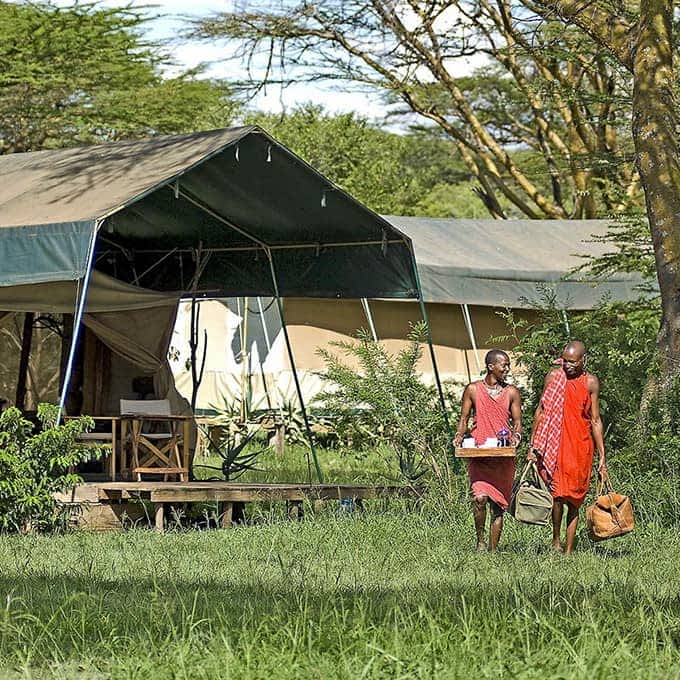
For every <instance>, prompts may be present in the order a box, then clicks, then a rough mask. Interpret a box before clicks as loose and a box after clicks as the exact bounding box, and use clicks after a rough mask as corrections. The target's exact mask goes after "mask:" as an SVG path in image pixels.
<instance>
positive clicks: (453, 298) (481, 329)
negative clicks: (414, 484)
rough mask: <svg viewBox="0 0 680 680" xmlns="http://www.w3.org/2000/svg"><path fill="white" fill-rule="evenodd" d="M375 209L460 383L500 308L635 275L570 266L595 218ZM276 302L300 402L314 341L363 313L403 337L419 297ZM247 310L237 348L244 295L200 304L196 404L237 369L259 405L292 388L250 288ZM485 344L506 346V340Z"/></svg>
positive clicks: (630, 281)
mask: <svg viewBox="0 0 680 680" xmlns="http://www.w3.org/2000/svg"><path fill="white" fill-rule="evenodd" d="M386 219H387V220H388V221H389V222H390V223H391V224H393V225H394V226H396V227H398V228H399V230H400V231H402V232H403V233H405V234H407V235H408V236H409V237H410V238H411V239H412V242H413V245H414V250H415V256H416V260H417V266H418V271H419V274H420V279H421V284H422V291H423V297H424V299H425V300H426V301H427V308H428V317H429V320H430V323H431V328H432V335H433V339H434V344H435V349H436V355H437V363H438V365H439V368H440V371H441V373H442V376H443V377H444V378H446V379H455V380H459V381H466V380H468V379H469V378H470V377H473V376H474V375H475V374H477V373H478V371H479V368H480V365H481V363H482V361H483V354H484V352H485V351H486V350H487V349H488V348H489V344H490V338H492V337H498V336H502V335H505V334H507V332H508V328H507V326H506V324H505V321H504V319H503V317H502V316H501V314H499V312H504V311H505V310H506V309H511V310H512V311H513V314H514V315H515V317H525V318H530V317H532V315H533V312H532V309H531V308H532V305H533V304H534V303H535V302H536V301H537V298H538V296H539V288H540V287H543V289H544V290H545V291H546V292H548V291H549V292H550V293H551V294H552V295H554V296H555V300H556V303H557V304H558V306H560V307H562V308H563V309H564V310H566V311H570V310H588V309H592V308H593V307H594V306H595V305H596V304H597V303H598V302H599V301H600V300H601V299H603V298H604V297H608V298H611V299H612V300H620V301H632V300H635V299H636V298H637V297H638V296H639V294H640V291H639V287H640V285H641V284H642V283H643V281H642V280H641V278H640V277H639V276H638V275H635V274H625V273H622V274H616V275H613V276H610V277H607V278H605V279H601V278H597V277H594V276H593V275H592V274H590V273H589V272H588V271H587V270H582V271H575V270H576V269H578V268H579V267H580V266H581V265H584V264H586V262H587V260H586V258H588V257H597V256H601V255H603V254H605V253H607V252H608V251H609V250H610V249H611V246H610V245H608V244H607V243H606V242H605V241H603V239H602V237H603V236H605V235H606V233H607V231H608V228H609V225H610V223H609V222H608V221H606V220H550V221H547V220H546V221H541V220H470V219H435V218H422V217H399V216H387V217H386ZM285 306H286V318H287V321H288V331H289V334H290V338H291V342H292V344H293V347H294V352H295V356H296V362H297V367H298V369H299V372H300V374H301V377H302V387H303V390H304V392H305V398H306V399H307V400H308V401H309V400H311V399H312V398H313V396H314V395H315V394H316V393H318V392H319V391H320V390H321V389H322V387H323V384H322V381H321V380H320V379H319V377H318V375H317V372H318V371H319V370H321V369H322V368H323V362H322V360H321V358H320V357H319V356H318V354H317V353H316V349H317V348H319V347H323V348H329V347H330V343H331V342H333V341H347V340H349V339H350V338H351V336H352V335H353V334H354V333H355V331H356V329H357V328H360V327H364V328H368V327H369V318H367V315H366V311H369V312H370V320H372V322H373V326H374V328H375V331H376V335H377V336H378V337H379V338H380V339H381V340H382V341H384V342H385V344H386V345H387V346H388V348H389V349H390V350H392V351H398V350H399V349H400V348H402V347H403V346H404V337H405V335H406V333H407V332H408V328H409V323H410V322H413V321H417V320H418V319H419V318H420V309H419V307H418V305H417V304H416V303H414V302H408V301H390V300H371V301H368V304H367V306H363V307H362V304H361V302H360V301H358V300H335V301H329V300H321V299H310V298H305V299H302V298H289V299H286V300H285ZM247 308H248V309H249V310H250V311H249V314H248V315H249V322H248V331H247V335H248V338H247V340H246V343H245V347H242V346H241V345H242V328H241V325H242V322H243V319H244V316H245V311H244V303H243V300H241V301H238V300H233V299H232V300H224V301H221V302H220V301H210V302H205V303H202V309H203V311H202V313H201V321H202V325H203V327H204V329H205V330H207V334H208V342H209V346H210V350H209V352H208V359H207V364H206V371H205V375H204V379H203V383H202V385H201V388H200V391H199V401H198V406H199V407H200V408H202V409H205V410H210V409H211V407H221V406H223V405H224V402H225V401H226V402H228V403H229V402H230V401H232V402H233V401H234V400H235V399H237V398H238V395H239V393H240V390H241V385H242V383H243V375H244V373H246V374H248V375H249V380H250V383H249V387H250V389H251V390H252V394H253V396H252V402H253V403H254V404H255V405H257V406H258V407H260V408H261V407H263V406H264V407H266V406H268V401H269V402H272V401H273V402H276V400H277V399H280V400H282V401H284V402H286V401H289V400H290V398H291V394H292V378H291V372H290V366H289V364H288V362H287V359H286V355H285V351H284V350H285V348H284V347H283V344H282V338H281V337H280V328H279V325H278V322H277V318H276V315H275V314H274V312H273V310H272V309H271V308H269V309H268V301H267V300H263V301H260V302H259V303H258V301H256V300H255V299H252V298H251V299H250V300H249V301H247ZM187 324H188V316H187V314H186V310H184V309H181V310H180V315H179V318H178V324H177V327H176V332H175V339H174V341H173V342H174V344H175V346H177V347H178V348H182V347H186V334H187ZM266 336H268V337H266ZM495 344H500V345H502V346H503V347H504V348H505V349H511V348H512V344H511V342H509V341H504V342H503V341H496V342H495ZM244 349H245V350H246V351H245V352H243V351H242V350H244ZM182 359H183V357H181V358H180V361H178V362H177V363H175V364H174V370H175V373H176V381H177V384H178V386H179V388H180V390H182V391H185V392H186V391H188V390H189V389H190V376H189V375H188V373H187V372H186V371H184V370H183V369H182V363H183V362H182ZM244 361H245V362H246V363H247V365H244ZM420 368H421V370H422V371H423V373H424V374H425V377H426V378H427V379H430V380H433V379H434V376H433V375H432V371H431V368H430V365H429V361H423V363H422V365H421V367H420ZM265 385H266V386H267V387H268V389H269V392H270V393H271V394H270V395H269V400H267V394H266V393H265V389H264V387H265Z"/></svg>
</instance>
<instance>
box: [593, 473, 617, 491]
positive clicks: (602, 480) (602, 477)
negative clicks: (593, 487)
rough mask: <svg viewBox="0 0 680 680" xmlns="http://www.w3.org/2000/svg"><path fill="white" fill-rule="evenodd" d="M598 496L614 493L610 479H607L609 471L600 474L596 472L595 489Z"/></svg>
mask: <svg viewBox="0 0 680 680" xmlns="http://www.w3.org/2000/svg"><path fill="white" fill-rule="evenodd" d="M596 493H597V495H598V496H609V495H611V494H613V493H614V487H613V486H612V482H611V479H609V472H605V473H604V474H602V473H601V472H598V473H597V491H596Z"/></svg>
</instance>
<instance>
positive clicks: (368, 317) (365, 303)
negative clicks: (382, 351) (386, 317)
mask: <svg viewBox="0 0 680 680" xmlns="http://www.w3.org/2000/svg"><path fill="white" fill-rule="evenodd" d="M361 306H362V307H363V308H364V314H365V315H366V321H368V328H369V329H370V331H371V337H372V338H373V342H378V333H377V332H376V330H375V323H374V321H373V314H372V313H371V308H370V307H369V305H368V298H361Z"/></svg>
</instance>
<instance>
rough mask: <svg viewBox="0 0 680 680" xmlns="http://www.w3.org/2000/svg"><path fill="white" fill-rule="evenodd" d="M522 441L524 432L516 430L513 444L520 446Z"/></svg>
mask: <svg viewBox="0 0 680 680" xmlns="http://www.w3.org/2000/svg"><path fill="white" fill-rule="evenodd" d="M521 441H522V433H521V432H515V433H514V434H513V435H512V445H513V446H514V447H515V448H517V447H518V446H519V443H520V442H521Z"/></svg>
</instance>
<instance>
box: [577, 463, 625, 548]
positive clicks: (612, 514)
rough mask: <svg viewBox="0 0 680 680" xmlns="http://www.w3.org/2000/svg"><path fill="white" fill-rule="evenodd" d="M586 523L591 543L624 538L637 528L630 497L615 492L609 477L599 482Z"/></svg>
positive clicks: (605, 476)
mask: <svg viewBox="0 0 680 680" xmlns="http://www.w3.org/2000/svg"><path fill="white" fill-rule="evenodd" d="M586 523H587V525H588V535H589V536H590V540H591V541H604V540H606V539H608V538H615V537H616V536H623V535H624V534H627V533H630V532H631V531H633V529H634V528H635V517H634V516H633V504H632V503H631V501H630V498H629V497H628V496H624V495H623V494H620V493H615V492H614V489H613V488H612V484H611V481H610V480H609V475H604V476H603V477H600V478H599V480H598V483H597V498H596V499H595V502H594V503H593V504H592V505H591V506H590V507H589V508H588V509H587V510H586Z"/></svg>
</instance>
